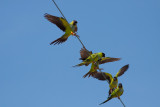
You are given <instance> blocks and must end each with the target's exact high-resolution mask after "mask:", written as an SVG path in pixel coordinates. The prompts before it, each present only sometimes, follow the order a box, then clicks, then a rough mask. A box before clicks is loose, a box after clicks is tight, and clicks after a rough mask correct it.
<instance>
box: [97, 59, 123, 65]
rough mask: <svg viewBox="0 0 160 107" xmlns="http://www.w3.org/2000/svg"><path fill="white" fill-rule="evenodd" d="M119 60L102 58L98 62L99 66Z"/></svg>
mask: <svg viewBox="0 0 160 107" xmlns="http://www.w3.org/2000/svg"><path fill="white" fill-rule="evenodd" d="M120 59H121V58H112V57H104V58H102V59H101V61H100V62H99V64H104V63H108V62H114V61H119V60H120Z"/></svg>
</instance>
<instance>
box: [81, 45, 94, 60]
mask: <svg viewBox="0 0 160 107" xmlns="http://www.w3.org/2000/svg"><path fill="white" fill-rule="evenodd" d="M89 54H92V51H88V50H87V49H85V48H81V50H80V55H81V58H80V59H81V60H85V59H87V58H88V57H89Z"/></svg>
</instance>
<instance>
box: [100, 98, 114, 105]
mask: <svg viewBox="0 0 160 107" xmlns="http://www.w3.org/2000/svg"><path fill="white" fill-rule="evenodd" d="M111 99H112V98H111V97H110V98H108V99H107V100H106V101H104V102H102V103H100V104H99V105H101V104H104V103H106V102H107V101H109V100H111Z"/></svg>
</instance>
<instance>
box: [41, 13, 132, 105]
mask: <svg viewBox="0 0 160 107" xmlns="http://www.w3.org/2000/svg"><path fill="white" fill-rule="evenodd" d="M44 17H45V18H46V19H47V20H48V21H50V22H51V23H53V24H55V25H56V26H57V27H59V28H60V29H61V30H62V31H64V32H65V34H64V35H63V36H61V37H60V38H58V39H57V40H54V41H53V42H51V43H50V45H52V44H54V45H55V44H61V43H63V42H65V41H66V40H67V39H68V37H69V36H71V35H72V36H78V35H77V34H76V32H77V29H78V28H77V21H76V20H73V21H72V22H71V23H68V22H67V20H66V19H64V18H62V17H57V16H53V15H50V14H47V13H46V14H45V15H44ZM80 56H81V58H80V60H82V62H81V63H80V64H77V65H75V66H74V67H78V66H82V65H85V66H88V65H89V64H91V69H90V70H89V72H88V73H86V74H85V75H84V76H83V77H84V78H85V77H87V76H88V77H90V76H91V77H93V78H96V79H98V80H102V81H104V80H106V81H108V83H109V87H110V89H109V95H108V98H107V100H105V101H104V102H102V103H101V104H103V103H106V102H107V101H109V100H111V99H112V98H115V97H118V98H120V96H121V95H122V94H123V92H124V90H123V86H122V83H119V84H118V77H119V76H121V75H123V74H124V72H125V71H127V69H128V67H129V65H125V66H123V67H122V68H121V69H120V70H119V71H118V73H117V74H116V75H115V76H114V77H113V76H112V75H111V74H109V73H106V72H101V70H102V69H100V68H99V65H100V64H104V63H108V62H114V61H119V60H120V58H112V57H105V54H104V53H102V52H99V53H92V51H88V50H87V49H86V48H82V49H81V50H80ZM97 70H100V72H98V71H97Z"/></svg>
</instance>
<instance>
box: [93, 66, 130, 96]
mask: <svg viewBox="0 0 160 107" xmlns="http://www.w3.org/2000/svg"><path fill="white" fill-rule="evenodd" d="M128 68H129V64H128V65H125V66H123V67H122V68H121V69H120V70H119V71H118V72H117V74H116V75H115V77H112V75H111V74H109V73H106V72H97V73H96V74H95V75H94V76H93V77H94V78H96V79H98V80H107V81H108V83H109V87H110V90H109V95H110V94H111V93H112V91H113V90H114V89H115V88H117V85H118V77H120V76H121V75H123V74H124V72H125V71H127V69H128Z"/></svg>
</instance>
